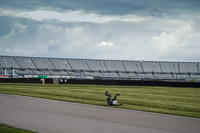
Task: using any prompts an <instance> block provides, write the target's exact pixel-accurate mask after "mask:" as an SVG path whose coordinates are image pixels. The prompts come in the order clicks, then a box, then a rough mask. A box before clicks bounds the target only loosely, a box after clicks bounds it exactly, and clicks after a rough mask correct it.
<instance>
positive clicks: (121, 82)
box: [59, 79, 200, 88]
mask: <svg viewBox="0 0 200 133" xmlns="http://www.w3.org/2000/svg"><path fill="white" fill-rule="evenodd" d="M59 83H60V84H91V85H124V86H165V87H196V88H200V82H169V81H139V80H138V81H137V80H75V79H68V80H67V82H59Z"/></svg>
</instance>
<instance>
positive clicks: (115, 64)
mask: <svg viewBox="0 0 200 133" xmlns="http://www.w3.org/2000/svg"><path fill="white" fill-rule="evenodd" d="M0 67H1V69H0V75H4V74H6V75H9V76H14V77H19V76H21V77H23V76H25V75H26V77H29V76H30V77H33V76H35V77H37V76H38V75H47V76H49V77H52V78H53V77H56V76H57V77H58V78H59V77H61V76H65V77H68V78H74V77H78V78H87V77H93V78H111V79H112V78H115V79H116V78H118V79H152V80H155V79H156V80H159V79H160V80H163V79H166V80H175V79H179V80H186V79H198V80H199V79H200V62H165V61H127V60H94V59H69V58H42V57H21V56H0Z"/></svg>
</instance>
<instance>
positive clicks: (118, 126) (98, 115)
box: [0, 94, 200, 133]
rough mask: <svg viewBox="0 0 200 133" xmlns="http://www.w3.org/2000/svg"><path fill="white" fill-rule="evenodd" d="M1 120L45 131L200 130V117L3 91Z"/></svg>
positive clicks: (160, 132) (170, 132) (138, 132)
mask: <svg viewBox="0 0 200 133" xmlns="http://www.w3.org/2000/svg"><path fill="white" fill-rule="evenodd" d="M0 123H3V124H7V125H10V126H14V127H18V128H22V129H28V130H32V131H36V132H42V133H43V132H45V133H198V132H200V119H195V118H186V117H179V116H171V115H163V114H156V113H148V112H141V111H132V110H125V109H117V108H111V107H102V106H95V105H86V104H78V103H70V102H62V101H55V100H46V99H41V98H31V97H25V96H17V95H7V94H0Z"/></svg>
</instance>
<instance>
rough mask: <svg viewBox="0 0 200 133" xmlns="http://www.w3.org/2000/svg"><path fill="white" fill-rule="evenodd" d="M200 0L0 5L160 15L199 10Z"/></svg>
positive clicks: (11, 1)
mask: <svg viewBox="0 0 200 133" xmlns="http://www.w3.org/2000/svg"><path fill="white" fill-rule="evenodd" d="M199 6H200V1H199V0H142V1H141V0H87V1H85V0H59V1H58V0H51V1H46V0H1V1H0V7H3V8H12V9H16V10H29V11H30V10H38V9H48V10H56V11H60V12H65V11H69V10H73V11H74V10H80V11H83V12H89V13H90V12H92V13H97V14H102V15H127V14H138V15H152V16H160V15H161V14H162V13H167V12H169V11H170V10H172V11H173V10H174V11H175V12H174V13H176V12H177V10H181V11H182V12H184V11H191V10H199Z"/></svg>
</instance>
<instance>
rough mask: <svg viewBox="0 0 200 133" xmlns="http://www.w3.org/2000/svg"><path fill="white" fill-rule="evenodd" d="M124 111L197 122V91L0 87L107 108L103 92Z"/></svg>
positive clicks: (0, 89)
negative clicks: (189, 119)
mask: <svg viewBox="0 0 200 133" xmlns="http://www.w3.org/2000/svg"><path fill="white" fill-rule="evenodd" d="M106 90H108V91H109V93H111V94H112V95H114V94H116V93H120V94H121V95H120V96H118V103H123V104H124V105H123V106H116V108H124V109H131V110H140V111H147V112H156V113H163V114H171V115H178V116H186V117H194V118H200V88H177V87H147V86H146V87H145V86H106V85H60V84H57V85H56V84H53V85H52V84H46V85H42V84H24V83H0V93H5V94H15V95H23V96H31V97H39V98H46V99H53V100H60V101H69V102H77V103H85V104H93V105H101V106H107V104H106V98H107V97H106V96H105V91H106Z"/></svg>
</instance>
